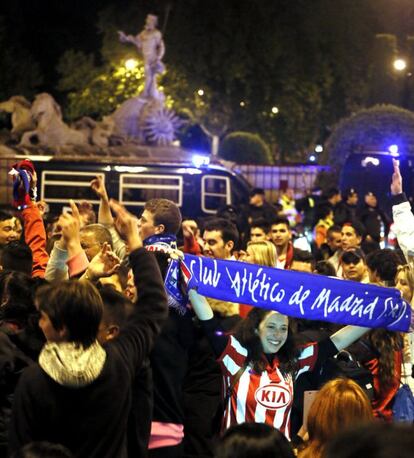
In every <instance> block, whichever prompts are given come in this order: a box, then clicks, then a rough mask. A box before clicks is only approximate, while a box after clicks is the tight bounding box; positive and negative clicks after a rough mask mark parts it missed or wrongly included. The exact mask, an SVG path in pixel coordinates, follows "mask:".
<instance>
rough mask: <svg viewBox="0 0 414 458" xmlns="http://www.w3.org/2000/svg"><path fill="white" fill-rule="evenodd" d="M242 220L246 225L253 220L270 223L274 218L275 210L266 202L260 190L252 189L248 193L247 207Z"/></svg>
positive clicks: (262, 190)
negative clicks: (260, 219)
mask: <svg viewBox="0 0 414 458" xmlns="http://www.w3.org/2000/svg"><path fill="white" fill-rule="evenodd" d="M243 213H244V219H245V221H246V222H247V224H248V225H251V224H252V222H253V221H254V220H257V219H259V218H263V219H264V220H265V221H267V222H268V223H270V222H271V221H272V219H273V218H274V217H275V216H276V214H277V211H276V208H275V207H273V205H272V204H270V203H269V202H267V201H266V198H265V192H264V189H262V188H253V189H252V191H251V192H250V200H249V205H248V206H247V208H245V210H244V212H243Z"/></svg>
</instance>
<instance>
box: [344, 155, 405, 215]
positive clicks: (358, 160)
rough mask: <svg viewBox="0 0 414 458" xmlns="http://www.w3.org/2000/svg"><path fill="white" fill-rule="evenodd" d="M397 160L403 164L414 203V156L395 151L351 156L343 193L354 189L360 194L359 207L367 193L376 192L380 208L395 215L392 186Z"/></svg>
mask: <svg viewBox="0 0 414 458" xmlns="http://www.w3.org/2000/svg"><path fill="white" fill-rule="evenodd" d="M393 159H398V161H399V163H400V170H401V175H402V177H403V187H404V191H405V193H406V194H407V197H408V198H409V200H410V201H411V203H413V197H414V156H408V155H405V154H401V153H399V152H398V150H395V149H391V151H381V150H372V151H365V152H363V153H352V154H350V155H349V156H348V157H347V159H346V161H345V164H344V166H343V167H342V169H341V175H340V188H341V190H342V191H344V190H345V189H348V188H354V189H355V190H356V191H357V193H358V196H359V203H362V202H363V199H364V196H365V194H366V193H367V192H373V193H374V194H375V195H376V197H377V200H378V205H379V206H380V207H381V208H382V209H383V210H385V211H386V212H387V213H388V214H389V215H391V200H390V184H391V178H392V174H393V171H394V167H393V163H392V160H393Z"/></svg>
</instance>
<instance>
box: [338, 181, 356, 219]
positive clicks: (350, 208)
mask: <svg viewBox="0 0 414 458" xmlns="http://www.w3.org/2000/svg"><path fill="white" fill-rule="evenodd" d="M357 204H358V193H357V192H356V190H355V189H354V188H349V189H346V190H345V192H344V193H343V194H342V201H340V202H338V203H337V205H336V206H335V209H334V222H335V224H339V225H340V226H342V225H343V224H344V223H346V222H347V221H354V220H355V219H356V216H357V215H356V211H357Z"/></svg>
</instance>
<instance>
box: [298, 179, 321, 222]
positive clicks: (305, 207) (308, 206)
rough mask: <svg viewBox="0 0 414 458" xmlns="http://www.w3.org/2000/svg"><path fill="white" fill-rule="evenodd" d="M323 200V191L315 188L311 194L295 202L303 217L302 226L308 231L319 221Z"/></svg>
mask: <svg viewBox="0 0 414 458" xmlns="http://www.w3.org/2000/svg"><path fill="white" fill-rule="evenodd" d="M321 200H322V199H321V189H320V188H313V189H312V193H311V194H307V195H306V196H304V197H301V198H299V199H296V201H295V206H296V210H297V211H298V212H299V213H300V214H301V215H302V224H303V227H304V228H305V230H306V231H311V230H312V228H313V226H314V225H315V222H316V221H317V220H318V219H319V216H318V208H319V205H320V203H321Z"/></svg>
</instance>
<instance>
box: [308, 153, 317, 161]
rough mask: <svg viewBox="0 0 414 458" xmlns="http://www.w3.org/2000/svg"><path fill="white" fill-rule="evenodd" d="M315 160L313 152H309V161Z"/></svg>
mask: <svg viewBox="0 0 414 458" xmlns="http://www.w3.org/2000/svg"><path fill="white" fill-rule="evenodd" d="M315 161H316V156H315V155H314V154H311V155H310V156H309V162H315Z"/></svg>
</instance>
